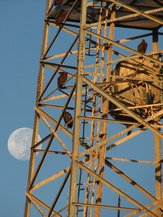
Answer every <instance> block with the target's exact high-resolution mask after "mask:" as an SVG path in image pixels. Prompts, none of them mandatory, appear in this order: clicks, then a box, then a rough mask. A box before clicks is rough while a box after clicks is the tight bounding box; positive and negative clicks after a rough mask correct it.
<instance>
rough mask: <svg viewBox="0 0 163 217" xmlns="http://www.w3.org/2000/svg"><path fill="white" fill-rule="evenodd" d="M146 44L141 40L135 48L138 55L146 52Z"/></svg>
mask: <svg viewBox="0 0 163 217" xmlns="http://www.w3.org/2000/svg"><path fill="white" fill-rule="evenodd" d="M147 45H148V44H147V42H146V41H145V40H144V39H143V40H142V41H141V43H140V44H139V45H138V47H137V51H138V52H140V53H145V52H146V50H147Z"/></svg>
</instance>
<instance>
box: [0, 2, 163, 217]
mask: <svg viewBox="0 0 163 217" xmlns="http://www.w3.org/2000/svg"><path fill="white" fill-rule="evenodd" d="M45 5H46V0H0V51H1V53H0V64H1V65H0V66H1V67H0V70H1V72H0V74H1V79H0V89H1V91H0V98H1V99H2V101H1V109H0V120H1V121H0V138H1V140H0V171H1V176H0V177H1V179H0V217H22V216H23V213H24V204H25V191H26V183H27V176H28V163H29V162H28V161H18V160H16V159H15V158H14V157H12V156H11V155H10V153H9V152H8V149H7V141H8V137H9V136H10V134H11V133H12V132H13V131H14V130H16V129H18V128H22V127H29V128H33V120H34V105H35V95H36V85H37V75H38V70H39V58H40V53H41V44H42V33H43V25H44V23H43V19H44V13H45ZM122 38H123V37H122ZM161 46H162V47H163V44H162V42H161V44H160V47H161ZM135 48H136V47H134V48H133V49H135ZM142 139H143V138H142ZM139 145H140V144H139ZM130 151H131V153H132V150H130ZM140 159H141V156H140ZM148 178H149V177H148V176H146V177H144V179H145V180H146V181H148ZM149 188H150V186H149Z"/></svg>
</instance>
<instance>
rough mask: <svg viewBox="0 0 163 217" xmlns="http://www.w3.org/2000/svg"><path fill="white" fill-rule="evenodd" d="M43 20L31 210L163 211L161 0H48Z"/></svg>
mask: <svg viewBox="0 0 163 217" xmlns="http://www.w3.org/2000/svg"><path fill="white" fill-rule="evenodd" d="M44 22H45V26H44V36H43V44H42V53H41V58H40V70H39V75H38V85H37V94H36V106H35V118H34V133H33V141H32V147H31V158H30V163H29V177H28V186H27V191H26V204H25V215H24V216H25V217H34V216H35V217H37V216H44V217H45V216H46V217H52V216H53V217H54V216H57V217H79V216H83V217H107V216H110V217H114V216H115V217H120V216H121V217H122V216H126V217H131V216H141V217H147V216H155V217H156V216H157V217H161V216H163V192H162V183H163V182H162V180H163V178H162V162H163V160H162V150H161V145H162V144H161V139H162V138H163V134H162V122H161V118H162V117H163V110H162V106H163V79H162V78H163V62H162V59H163V58H162V55H163V50H161V47H162V49H163V42H162V41H163V32H161V31H162V30H163V29H162V25H163V0H101V1H98V0H47V7H46V14H45V19H44ZM142 39H144V40H145V41H142ZM140 43H141V45H140V46H138V45H139V44H140ZM146 43H147V44H146ZM38 134H39V135H40V136H41V138H42V140H41V141H38V140H37V138H38ZM38 153H39V154H38Z"/></svg>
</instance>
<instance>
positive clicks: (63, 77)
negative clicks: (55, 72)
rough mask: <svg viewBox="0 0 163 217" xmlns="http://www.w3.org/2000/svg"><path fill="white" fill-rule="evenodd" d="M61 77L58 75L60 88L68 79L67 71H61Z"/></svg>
mask: <svg viewBox="0 0 163 217" xmlns="http://www.w3.org/2000/svg"><path fill="white" fill-rule="evenodd" d="M59 74H60V75H59V77H58V81H57V83H58V88H62V87H63V85H64V84H65V83H66V81H67V72H59Z"/></svg>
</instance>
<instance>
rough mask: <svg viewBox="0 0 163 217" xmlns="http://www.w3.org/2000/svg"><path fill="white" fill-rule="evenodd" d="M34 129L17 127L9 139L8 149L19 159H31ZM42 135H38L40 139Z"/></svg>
mask: <svg viewBox="0 0 163 217" xmlns="http://www.w3.org/2000/svg"><path fill="white" fill-rule="evenodd" d="M32 135H33V129H31V128H26V127H23V128H19V129H16V130H15V131H14V132H13V133H11V135H10V136H9V139H8V150H9V152H10V154H11V155H12V156H13V157H14V158H16V159H17V160H23V161H26V160H29V158H30V148H31V142H32ZM40 140H41V137H40V136H39V135H38V141H40Z"/></svg>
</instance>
